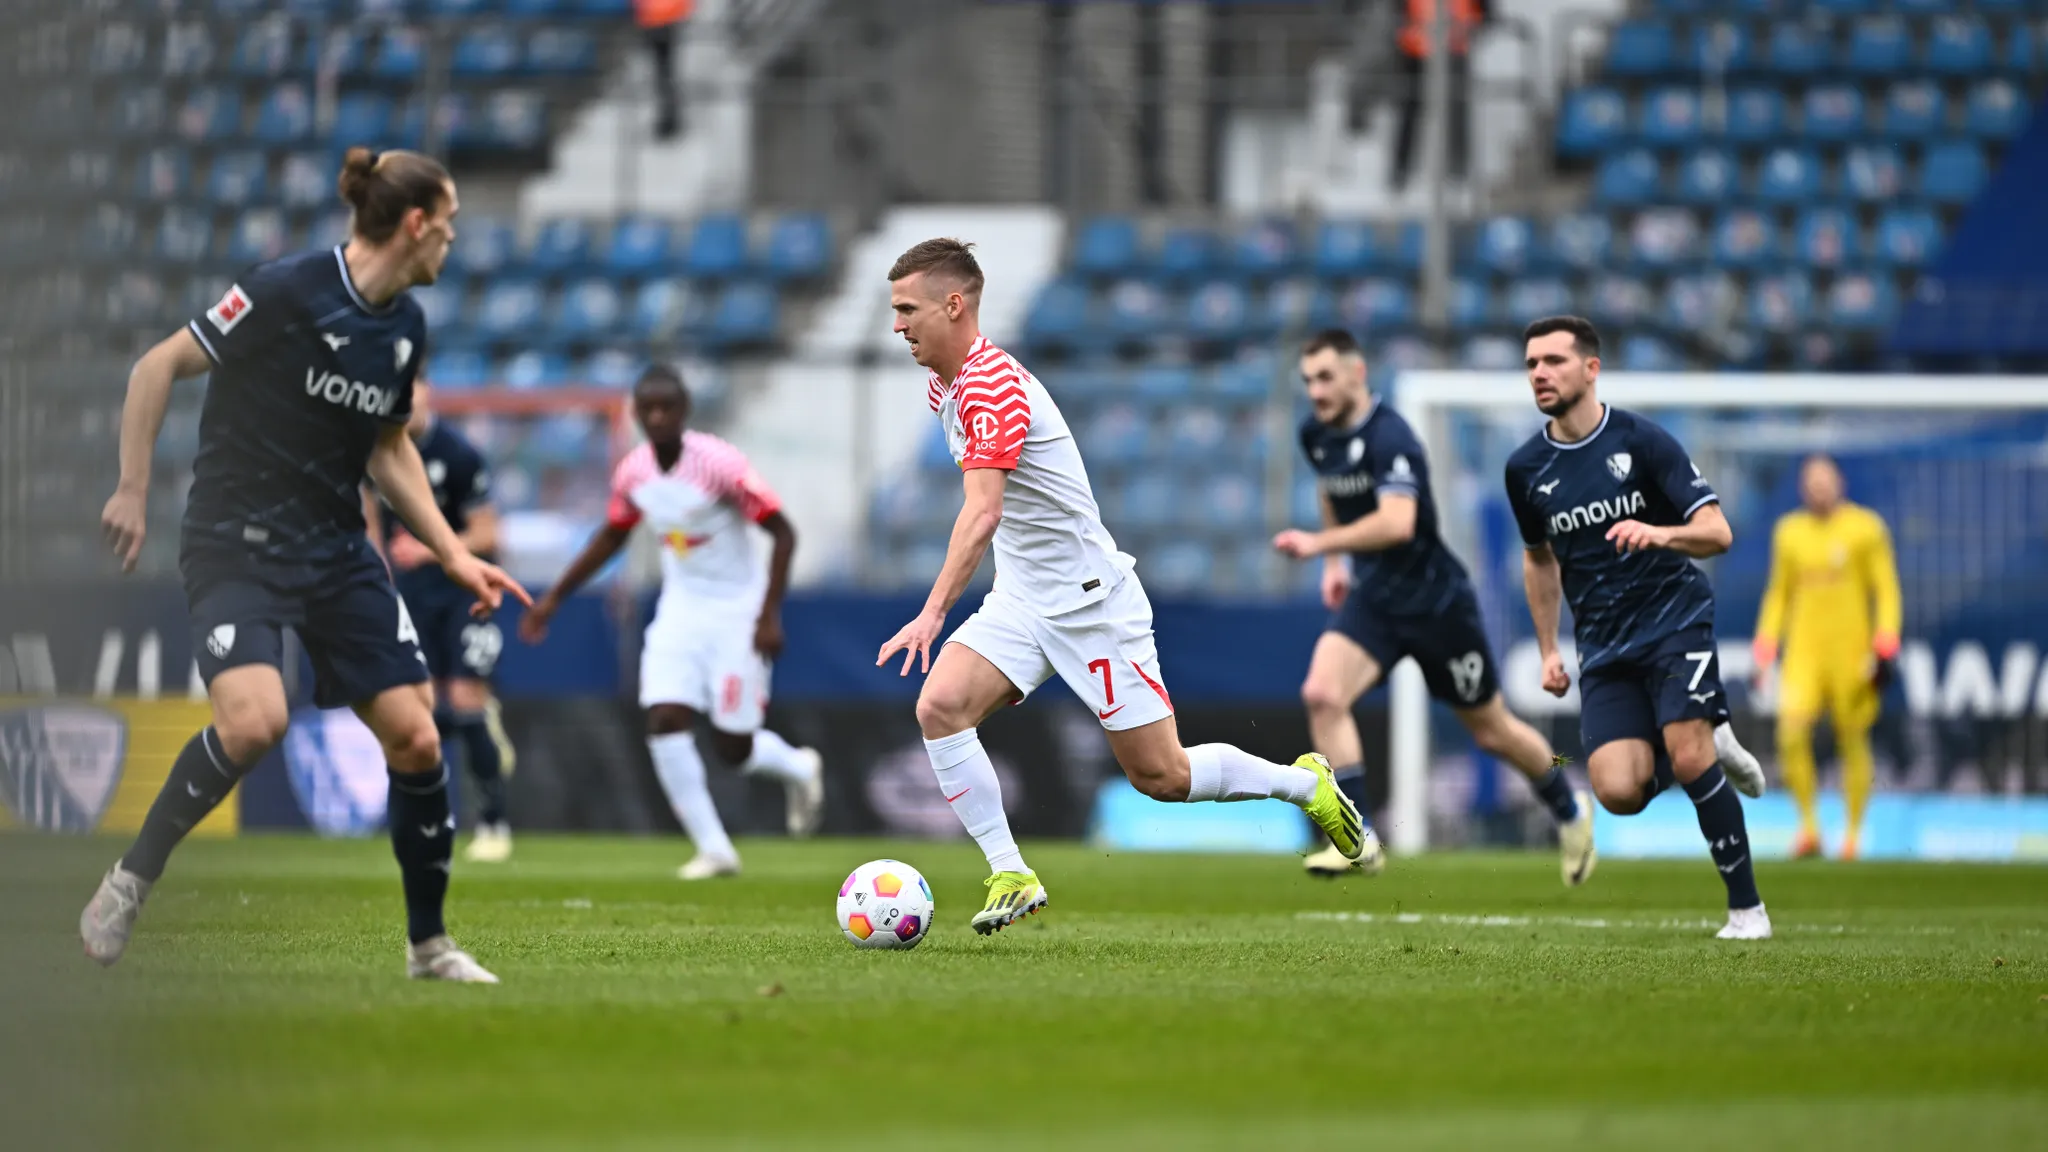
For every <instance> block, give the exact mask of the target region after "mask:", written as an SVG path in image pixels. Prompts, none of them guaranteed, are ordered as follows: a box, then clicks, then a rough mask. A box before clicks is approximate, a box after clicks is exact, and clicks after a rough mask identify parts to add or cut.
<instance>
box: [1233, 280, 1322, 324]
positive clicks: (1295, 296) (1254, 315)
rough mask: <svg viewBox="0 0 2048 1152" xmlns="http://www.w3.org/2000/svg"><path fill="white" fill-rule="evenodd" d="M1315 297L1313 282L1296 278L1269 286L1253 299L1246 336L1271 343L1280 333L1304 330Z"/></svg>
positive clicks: (1312, 309) (1308, 321) (1308, 320)
mask: <svg viewBox="0 0 2048 1152" xmlns="http://www.w3.org/2000/svg"><path fill="white" fill-rule="evenodd" d="M1316 295H1317V293H1316V288H1315V284H1314V282H1313V281H1309V280H1304V279H1301V278H1299V277H1296V278H1294V279H1289V280H1282V281H1280V282H1279V283H1277V284H1273V285H1270V286H1268V287H1267V288H1266V290H1265V293H1264V294H1263V295H1257V294H1255V295H1254V296H1253V299H1252V310H1251V322H1250V326H1249V328H1248V329H1247V330H1246V335H1247V336H1250V337H1251V338H1253V339H1258V340H1271V339H1273V338H1274V337H1276V336H1278V335H1280V334H1281V333H1283V332H1300V331H1303V330H1305V329H1307V328H1308V326H1309V323H1310V319H1309V318H1310V315H1311V313H1312V312H1313V311H1314V308H1315V299H1316Z"/></svg>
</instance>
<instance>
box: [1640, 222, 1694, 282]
mask: <svg viewBox="0 0 2048 1152" xmlns="http://www.w3.org/2000/svg"><path fill="white" fill-rule="evenodd" d="M1699 242H1700V226H1699V218H1698V217H1697V216H1694V215H1693V214H1692V213H1691V212H1689V211H1687V210H1686V209H1683V208H1652V209H1649V210H1648V211H1645V212H1640V213H1637V215H1636V218H1635V222H1634V224H1633V225H1631V226H1630V228H1629V237H1628V246H1629V252H1630V255H1631V256H1633V257H1634V263H1636V264H1637V265H1639V266H1641V267H1643V268H1649V269H1658V270H1669V269H1674V268H1678V267H1680V266H1682V265H1684V264H1687V263H1689V262H1690V261H1692V260H1693V259H1694V258H1695V257H1696V256H1697V255H1698V254H1699Z"/></svg>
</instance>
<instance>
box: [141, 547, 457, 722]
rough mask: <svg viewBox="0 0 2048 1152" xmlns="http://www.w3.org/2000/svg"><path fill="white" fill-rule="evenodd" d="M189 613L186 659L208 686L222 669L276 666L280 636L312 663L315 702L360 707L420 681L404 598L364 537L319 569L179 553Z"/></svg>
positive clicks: (420, 661)
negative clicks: (288, 635) (293, 641)
mask: <svg viewBox="0 0 2048 1152" xmlns="http://www.w3.org/2000/svg"><path fill="white" fill-rule="evenodd" d="M179 567H180V568H181V569H182V570H183V572H184V577H185V598H186V602H187V603H188V604H189V605H190V611H191V617H192V653H193V656H194V657H195V658H196V659H197V660H198V662H199V675H200V676H201V677H202V678H203V679H204V680H205V681H206V682H207V683H208V684H211V683H213V678H214V677H215V676H218V675H220V674H221V673H222V672H224V671H226V670H227V669H229V668H239V667H241V666H242V665H244V664H268V665H270V666H271V667H273V668H277V669H279V670H280V671H282V670H283V668H284V630H285V629H286V628H290V629H291V630H292V631H294V632H296V633H298V636H299V643H300V644H301V645H303V646H304V647H305V649H306V655H307V656H309V657H311V659H312V662H313V702H314V703H315V704H317V705H319V706H320V707H322V708H340V707H344V706H346V705H350V704H360V703H363V702H365V701H368V700H369V699H371V698H372V697H374V696H376V695H377V694H379V693H381V692H383V691H385V690H386V689H389V688H396V687H398V686H399V685H402V684H419V683H423V682H425V681H426V679H427V664H426V658H425V657H424V656H422V655H421V653H420V645H419V633H418V632H417V631H416V630H415V629H414V628H413V622H412V618H411V616H410V615H408V614H407V612H406V610H405V602H404V601H402V600H400V599H399V598H398V592H397V591H396V590H395V589H394V588H392V586H391V576H390V574H389V573H387V572H386V571H385V570H384V562H383V560H381V559H379V558H378V556H377V553H376V551H375V550H374V549H372V548H371V547H370V544H369V541H367V540H365V541H363V542H362V546H361V547H360V548H359V549H355V550H352V551H351V552H349V553H347V554H345V555H343V556H342V557H340V558H338V559H335V560H330V561H326V562H324V563H321V564H298V563H283V562H279V561H272V560H262V559H255V558H251V557H250V556H248V555H247V554H245V553H244V554H237V553H235V552H232V551H229V550H226V549H215V548H212V547H209V546H206V545H201V546H197V547H187V548H186V550H185V552H184V555H182V556H181V557H179Z"/></svg>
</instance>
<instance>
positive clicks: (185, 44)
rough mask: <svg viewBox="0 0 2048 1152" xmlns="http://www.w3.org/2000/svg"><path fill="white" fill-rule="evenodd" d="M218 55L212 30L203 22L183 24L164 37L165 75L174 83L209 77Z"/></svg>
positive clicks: (163, 65) (217, 47)
mask: <svg viewBox="0 0 2048 1152" xmlns="http://www.w3.org/2000/svg"><path fill="white" fill-rule="evenodd" d="M218 55H219V46H218V44H217V43H216V41H215V40H214V35H213V30H212V29H210V28H208V27H207V26H206V25H205V24H201V23H189V24H181V25H179V26H178V28H177V31H176V32H175V33H174V34H171V35H167V36H165V37H164V53H163V64H162V67H163V74H164V76H165V77H166V78H168V79H174V80H176V79H184V78H186V77H191V76H203V75H206V74H207V73H209V72H211V71H213V63H214V60H215V58H216V57H217V56H218Z"/></svg>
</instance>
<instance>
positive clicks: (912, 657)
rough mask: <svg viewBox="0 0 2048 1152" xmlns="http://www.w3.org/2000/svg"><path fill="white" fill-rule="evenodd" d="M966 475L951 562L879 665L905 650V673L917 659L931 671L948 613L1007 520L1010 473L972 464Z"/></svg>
mask: <svg viewBox="0 0 2048 1152" xmlns="http://www.w3.org/2000/svg"><path fill="white" fill-rule="evenodd" d="M963 475H964V476H965V479H964V480H963V482H962V483H963V485H964V486H965V487H966V489H967V499H966V501H965V502H964V503H962V504H961V505H960V515H959V516H958V517H957V518H956V519H955V520H954V521H953V537H952V539H951V540H949V541H948V542H947V544H946V563H945V566H944V567H942V568H940V569H939V578H938V580H937V581H936V582H934V583H933V584H932V594H931V596H929V597H928V598H927V599H926V600H925V604H924V611H922V612H920V613H918V614H917V619H915V620H912V621H911V622H910V623H908V624H905V625H904V626H903V627H902V628H901V629H898V630H897V632H896V635H894V636H891V637H890V638H889V642H888V643H887V644H884V645H882V651H881V653H880V654H879V655H877V656H876V657H875V663H876V665H878V666H879V665H882V664H886V663H888V661H889V657H891V656H893V655H895V654H896V653H898V652H901V653H903V671H901V672H899V673H898V675H899V676H908V675H910V665H911V663H912V662H913V661H915V662H916V663H917V670H918V671H919V672H927V671H930V670H931V648H932V645H933V644H935V643H937V642H938V639H939V630H940V629H941V628H944V627H945V626H946V613H948V612H950V611H952V610H953V605H954V604H955V603H956V602H958V601H959V599H960V594H961V593H962V592H965V591H966V590H967V582H968V581H970V580H972V579H974V572H975V569H977V568H980V567H981V558H982V556H983V555H985V554H986V553H987V552H988V545H989V541H991V540H993V539H995V536H996V525H998V524H1001V523H1002V521H1003V488H1004V486H1005V484H1006V483H1007V482H1008V480H1009V473H1008V472H1006V471H1005V470H1003V469H1002V468H970V469H968V470H967V471H966V472H965V473H964V474H963Z"/></svg>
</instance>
